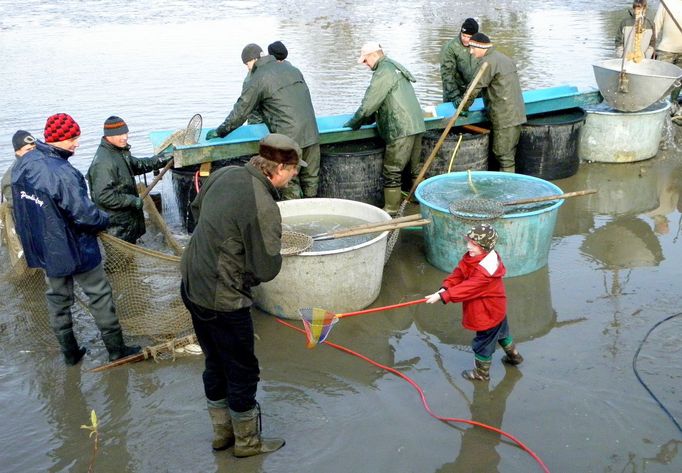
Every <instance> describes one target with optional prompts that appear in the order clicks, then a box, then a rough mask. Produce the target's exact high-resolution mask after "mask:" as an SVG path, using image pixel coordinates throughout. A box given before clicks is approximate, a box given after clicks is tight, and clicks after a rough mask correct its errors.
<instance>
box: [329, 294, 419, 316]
mask: <svg viewBox="0 0 682 473" xmlns="http://www.w3.org/2000/svg"><path fill="white" fill-rule="evenodd" d="M423 302H426V298H424V299H418V300H416V301H409V302H401V303H400V304H393V305H386V306H383V307H374V308H373V309H365V310H358V311H356V312H346V313H344V314H335V315H336V317H337V318H339V319H341V318H343V317H352V316H354V315H362V314H371V313H373V312H381V311H382V310H390V309H399V308H401V307H407V306H410V305H415V304H421V303H423Z"/></svg>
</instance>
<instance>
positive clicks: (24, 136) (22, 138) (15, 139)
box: [12, 130, 36, 151]
mask: <svg viewBox="0 0 682 473" xmlns="http://www.w3.org/2000/svg"><path fill="white" fill-rule="evenodd" d="M35 142H36V139H35V138H34V137H33V135H32V134H30V133H29V132H28V131H26V130H17V132H16V133H15V134H14V136H12V146H14V151H19V150H20V149H21V148H23V147H24V146H26V145H32V144H35Z"/></svg>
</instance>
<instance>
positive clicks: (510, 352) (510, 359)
mask: <svg viewBox="0 0 682 473" xmlns="http://www.w3.org/2000/svg"><path fill="white" fill-rule="evenodd" d="M502 349H503V350H504V352H505V353H506V355H505V356H503V357H502V363H507V364H509V365H514V366H516V365H520V364H521V363H522V362H523V357H522V356H521V353H519V350H517V349H516V345H515V344H514V343H510V344H509V345H508V346H506V347H504V346H503V347H502Z"/></svg>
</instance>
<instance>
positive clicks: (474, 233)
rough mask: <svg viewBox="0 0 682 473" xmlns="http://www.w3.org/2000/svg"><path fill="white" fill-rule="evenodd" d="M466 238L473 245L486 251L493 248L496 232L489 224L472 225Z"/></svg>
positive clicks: (495, 241)
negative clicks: (475, 244)
mask: <svg viewBox="0 0 682 473" xmlns="http://www.w3.org/2000/svg"><path fill="white" fill-rule="evenodd" d="M466 236H467V238H468V239H469V240H471V241H473V242H474V243H477V244H478V245H480V246H481V248H483V249H484V250H486V251H490V250H492V249H493V248H495V244H496V243H497V230H495V228H493V226H492V225H490V224H489V223H479V224H478V225H474V226H473V227H471V229H470V230H469V231H468V232H467V235H466Z"/></svg>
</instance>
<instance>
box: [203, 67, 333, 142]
mask: <svg viewBox="0 0 682 473" xmlns="http://www.w3.org/2000/svg"><path fill="white" fill-rule="evenodd" d="M254 111H256V112H257V115H260V116H261V117H262V120H263V123H265V125H267V127H268V130H270V132H271V133H280V134H282V135H286V136H288V137H289V138H291V139H292V140H294V141H295V142H296V143H298V145H299V146H300V147H301V148H307V147H308V146H311V145H314V144H316V143H319V141H320V134H319V131H318V129H317V120H316V119H315V110H314V109H313V102H312V99H311V98H310V90H308V85H307V84H306V82H305V79H304V78H303V74H301V71H299V70H298V69H296V68H295V67H294V66H292V65H291V63H290V62H288V61H283V62H279V61H277V60H275V57H274V56H265V57H262V58H260V59H258V60H257V61H256V62H255V63H254V65H253V69H252V70H251V73H250V74H249V75H248V76H247V79H246V80H245V81H244V84H243V88H242V94H241V96H240V97H239V99H237V102H236V103H235V104H234V107H233V108H232V112H230V114H229V115H228V116H227V118H226V119H225V121H224V122H223V123H222V124H221V125H220V126H219V127H218V128H216V131H217V133H218V136H221V137H223V136H226V135H227V134H228V133H230V132H231V131H232V130H234V129H236V128H238V127H240V126H241V125H243V124H244V122H245V121H246V120H247V119H251V118H250V117H253V116H254V115H253V112H254Z"/></svg>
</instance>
